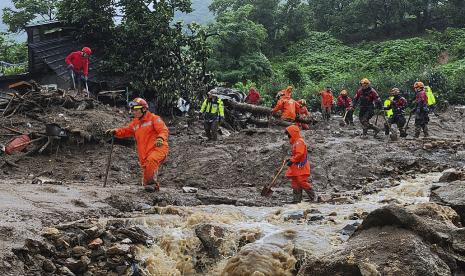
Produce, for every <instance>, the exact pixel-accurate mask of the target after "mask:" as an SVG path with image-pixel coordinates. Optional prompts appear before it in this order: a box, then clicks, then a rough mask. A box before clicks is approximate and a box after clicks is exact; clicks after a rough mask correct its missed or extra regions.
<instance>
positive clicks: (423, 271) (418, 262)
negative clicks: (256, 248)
mask: <svg viewBox="0 0 465 276" xmlns="http://www.w3.org/2000/svg"><path fill="white" fill-rule="evenodd" d="M456 219H457V217H456V214H454V211H453V210H452V209H451V208H449V207H445V206H439V205H437V204H434V203H426V204H418V205H412V206H409V207H402V206H396V205H389V206H385V207H382V208H380V209H377V210H375V211H373V212H371V213H370V214H369V215H368V216H367V218H366V219H365V220H364V221H363V223H362V224H361V225H360V226H359V227H358V228H357V229H356V231H355V233H354V234H352V236H351V237H350V238H349V239H348V241H347V243H345V244H344V245H343V247H342V248H340V249H335V250H333V251H331V252H329V253H327V254H325V255H324V256H323V257H321V258H319V259H315V258H308V259H307V260H306V262H305V263H304V264H303V266H302V267H301V269H300V270H299V273H298V275H301V276H303V275H431V276H433V275H462V274H463V273H465V270H464V267H463V265H462V264H463V263H464V261H465V256H464V255H463V252H464V251H463V250H464V249H465V243H464V242H465V238H464V237H465V233H464V230H462V228H458V227H457V226H456V225H455V224H454V220H456ZM347 230H352V229H347Z"/></svg>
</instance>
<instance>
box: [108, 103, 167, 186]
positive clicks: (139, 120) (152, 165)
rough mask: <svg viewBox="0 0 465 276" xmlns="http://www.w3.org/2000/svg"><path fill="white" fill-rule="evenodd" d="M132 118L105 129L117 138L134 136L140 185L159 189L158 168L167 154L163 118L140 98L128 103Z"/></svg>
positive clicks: (165, 128) (165, 129)
mask: <svg viewBox="0 0 465 276" xmlns="http://www.w3.org/2000/svg"><path fill="white" fill-rule="evenodd" d="M129 107H130V108H131V110H132V112H133V113H134V119H133V120H132V121H131V122H130V123H129V124H128V125H127V126H126V127H123V128H116V129H110V130H107V133H109V134H112V135H114V136H115V137H118V138H126V137H131V136H134V138H135V139H136V146H137V154H138V156H139V163H140V166H141V168H142V174H143V178H142V185H143V186H144V188H145V190H146V191H149V192H153V191H158V190H160V182H159V181H158V176H157V175H158V173H157V172H158V169H159V167H160V165H161V164H162V163H163V161H164V160H165V159H166V157H167V156H168V149H169V148H168V132H169V131H168V128H167V127H166V125H165V123H164V122H163V120H162V119H161V118H160V117H159V116H157V115H155V114H153V113H151V112H150V111H148V108H149V105H148V104H147V101H145V100H144V99H142V98H135V99H134V100H133V101H131V102H130V103H129Z"/></svg>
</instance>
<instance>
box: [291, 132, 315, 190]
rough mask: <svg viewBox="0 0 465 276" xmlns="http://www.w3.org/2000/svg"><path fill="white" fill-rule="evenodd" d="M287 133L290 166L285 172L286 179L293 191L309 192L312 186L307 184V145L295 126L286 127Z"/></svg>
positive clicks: (308, 166)
mask: <svg viewBox="0 0 465 276" xmlns="http://www.w3.org/2000/svg"><path fill="white" fill-rule="evenodd" d="M286 130H287V132H288V133H289V135H290V136H291V138H290V140H289V142H290V143H291V145H292V156H291V158H290V160H291V162H292V165H291V166H290V167H289V168H288V169H287V171H286V177H288V178H290V179H291V186H292V189H294V190H300V189H303V190H311V189H312V185H311V184H310V183H309V182H308V178H309V177H310V162H309V160H308V154H307V144H305V141H304V139H303V138H302V136H301V135H300V129H299V127H298V126H296V125H292V126H288V127H287V128H286Z"/></svg>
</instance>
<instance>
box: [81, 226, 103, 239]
mask: <svg viewBox="0 0 465 276" xmlns="http://www.w3.org/2000/svg"><path fill="white" fill-rule="evenodd" d="M103 231H104V229H101V228H99V227H98V226H93V227H91V228H88V229H85V230H84V233H86V235H87V237H88V238H89V239H95V238H97V237H98V236H100V235H101V234H102V233H103Z"/></svg>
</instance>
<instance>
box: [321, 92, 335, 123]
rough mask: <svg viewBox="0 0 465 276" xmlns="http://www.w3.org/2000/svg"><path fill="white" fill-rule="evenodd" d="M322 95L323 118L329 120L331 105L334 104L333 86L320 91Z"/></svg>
mask: <svg viewBox="0 0 465 276" xmlns="http://www.w3.org/2000/svg"><path fill="white" fill-rule="evenodd" d="M320 96H321V113H322V115H323V119H324V120H326V121H328V120H329V119H330V118H331V107H332V106H333V102H334V96H333V91H332V89H331V87H326V89H325V90H323V91H320Z"/></svg>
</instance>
